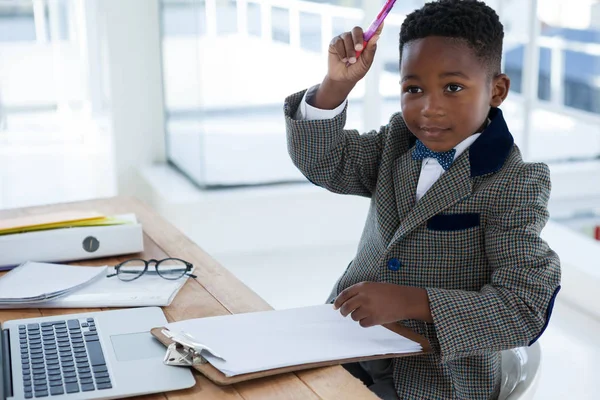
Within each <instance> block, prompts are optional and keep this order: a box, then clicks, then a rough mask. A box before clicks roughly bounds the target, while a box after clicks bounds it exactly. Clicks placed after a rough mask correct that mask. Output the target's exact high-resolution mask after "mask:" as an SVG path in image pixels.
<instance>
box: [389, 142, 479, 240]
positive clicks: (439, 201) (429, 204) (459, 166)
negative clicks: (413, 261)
mask: <svg viewBox="0 0 600 400" xmlns="http://www.w3.org/2000/svg"><path fill="white" fill-rule="evenodd" d="M418 164H419V166H420V164H421V163H420V162H419V163H418ZM418 177H419V174H418V173H417V174H416V178H417V179H418ZM416 187H417V186H416V183H415V184H414V187H413V185H411V193H410V195H411V196H412V198H413V199H414V198H415V194H416ZM472 189H473V184H472V180H471V177H470V164H469V157H468V152H466V151H465V152H464V153H463V154H461V155H460V156H459V157H458V158H457V159H456V160H455V161H454V163H453V164H452V166H451V167H450V169H449V170H448V171H446V172H445V173H443V174H442V176H441V177H440V178H439V179H438V180H437V181H436V182H435V183H434V184H433V186H432V187H431V188H430V189H429V190H428V191H427V192H426V193H425V195H423V197H422V198H421V200H419V202H418V203H417V204H416V205H415V206H414V207H413V208H412V210H410V212H408V213H407V214H404V213H402V214H401V213H400V209H399V210H398V211H399V215H401V216H403V215H406V217H405V218H403V219H401V221H402V222H401V223H400V227H399V228H398V230H397V231H396V233H395V234H394V237H393V238H392V241H391V242H390V246H391V245H392V244H393V243H394V242H396V240H398V239H400V237H402V236H405V235H406V234H408V233H409V232H410V231H412V230H413V229H415V228H416V227H417V226H419V225H421V224H422V223H423V222H424V221H427V220H428V219H429V218H431V217H433V216H434V215H436V214H438V213H440V212H441V211H443V210H445V209H447V208H448V207H450V206H452V205H454V204H455V203H457V202H458V201H460V200H461V199H463V198H465V197H467V196H469V195H470V194H471V191H472ZM405 202H406V201H405ZM413 202H414V200H413ZM398 206H399V207H400V202H399V205H398Z"/></svg>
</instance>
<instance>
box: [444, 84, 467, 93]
mask: <svg viewBox="0 0 600 400" xmlns="http://www.w3.org/2000/svg"><path fill="white" fill-rule="evenodd" d="M446 89H448V91H449V92H451V93H456V92H460V91H461V90H463V87H462V86H460V85H456V84H450V85H448V86H446Z"/></svg>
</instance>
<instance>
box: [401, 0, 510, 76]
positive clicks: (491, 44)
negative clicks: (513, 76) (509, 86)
mask: <svg viewBox="0 0 600 400" xmlns="http://www.w3.org/2000/svg"><path fill="white" fill-rule="evenodd" d="M428 36H443V37H449V38H455V39H458V40H461V41H462V42H464V43H465V44H466V45H467V46H468V47H470V48H471V49H472V50H473V51H474V52H475V56H476V57H477V58H478V59H479V60H480V61H481V62H482V63H483V64H484V66H485V67H487V68H488V72H489V74H490V76H491V77H493V76H496V75H497V74H499V73H500V72H501V71H500V70H501V62H502V41H503V39H504V27H503V25H502V23H501V22H500V18H499V17H498V14H496V12H495V11H494V10H493V9H492V8H491V7H489V6H488V5H486V4H485V3H484V2H482V1H477V0H439V1H434V2H431V3H427V4H425V5H424V6H423V7H422V8H420V9H418V10H415V11H413V12H412V13H410V14H408V15H407V16H406V19H405V20H404V22H403V23H402V27H401V28H400V60H401V61H402V49H403V48H404V45H405V44H407V43H409V42H411V41H413V40H417V39H423V38H426V37H428Z"/></svg>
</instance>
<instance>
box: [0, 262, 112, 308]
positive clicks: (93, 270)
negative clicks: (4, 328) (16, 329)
mask: <svg viewBox="0 0 600 400" xmlns="http://www.w3.org/2000/svg"><path fill="white" fill-rule="evenodd" d="M105 275H106V267H73V266H69V265H60V264H45V263H35V262H27V263H25V264H22V265H20V266H18V267H17V268H15V269H13V270H12V271H10V272H9V273H7V274H6V275H4V276H3V277H1V278H0V307H4V306H9V307H10V306H13V307H14V306H18V307H26V306H28V305H30V304H38V303H40V302H45V301H48V300H52V299H55V298H58V297H61V296H64V295H66V294H68V293H70V292H73V291H75V290H77V289H79V288H82V287H84V286H85V285H88V284H90V283H91V282H93V281H95V280H97V279H99V278H101V277H103V276H105Z"/></svg>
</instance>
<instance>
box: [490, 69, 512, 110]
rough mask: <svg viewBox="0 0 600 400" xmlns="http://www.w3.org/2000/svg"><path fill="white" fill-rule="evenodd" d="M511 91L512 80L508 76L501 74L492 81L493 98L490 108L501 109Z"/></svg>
mask: <svg viewBox="0 0 600 400" xmlns="http://www.w3.org/2000/svg"><path fill="white" fill-rule="evenodd" d="M509 89H510V78H509V77H508V75H506V74H499V75H496V76H495V77H494V79H493V80H492V98H491V99H490V106H492V107H500V105H501V104H502V103H503V102H504V100H506V96H508V91H509Z"/></svg>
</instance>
